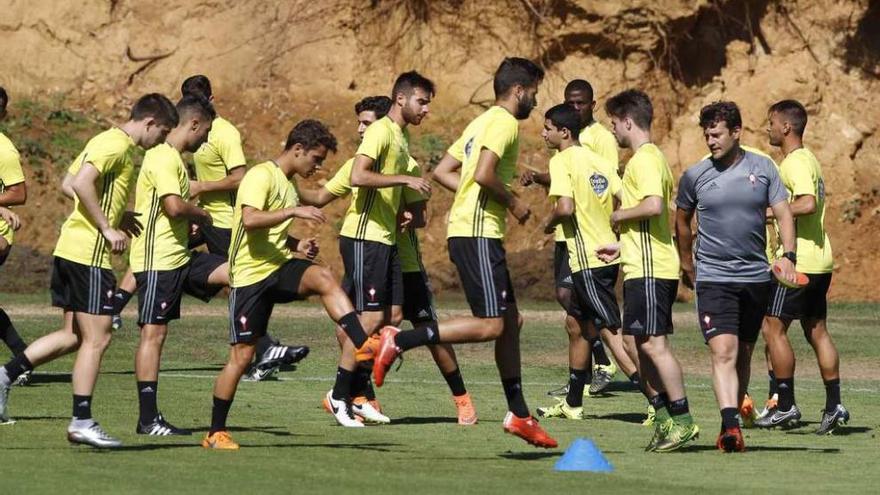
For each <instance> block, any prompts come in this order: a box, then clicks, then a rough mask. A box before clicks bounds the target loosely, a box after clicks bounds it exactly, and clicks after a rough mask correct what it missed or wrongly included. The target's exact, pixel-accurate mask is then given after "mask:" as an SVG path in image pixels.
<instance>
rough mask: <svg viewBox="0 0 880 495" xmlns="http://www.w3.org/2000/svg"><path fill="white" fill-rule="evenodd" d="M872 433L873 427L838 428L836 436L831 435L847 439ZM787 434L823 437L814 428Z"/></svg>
mask: <svg viewBox="0 0 880 495" xmlns="http://www.w3.org/2000/svg"><path fill="white" fill-rule="evenodd" d="M801 424H803V423H801ZM811 424H819V423H818V422H814V423H811ZM870 431H874V429H873V428H871V427H868V426H838V427H837V428H836V429H835V430H834V434H833V435H831V436H835V437H845V436H848V435H857V434H859V433H868V432H870ZM785 433H787V434H789V435H809V436H822V435H816V432H815V431H814V429H813V428H810V429H799V430H796V431H793V430H787V431H785Z"/></svg>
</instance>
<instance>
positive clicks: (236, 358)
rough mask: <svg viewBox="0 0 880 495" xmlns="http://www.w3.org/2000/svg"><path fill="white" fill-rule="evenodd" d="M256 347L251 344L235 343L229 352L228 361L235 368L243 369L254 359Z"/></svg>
mask: <svg viewBox="0 0 880 495" xmlns="http://www.w3.org/2000/svg"><path fill="white" fill-rule="evenodd" d="M255 353H256V348H255V347H254V345H253V344H236V345H235V346H234V347H233V348H232V352H231V353H230V354H229V362H230V364H232V365H233V366H235V367H236V368H240V369H245V368H247V367H248V366H249V365H250V364H251V361H253V360H254V354H255Z"/></svg>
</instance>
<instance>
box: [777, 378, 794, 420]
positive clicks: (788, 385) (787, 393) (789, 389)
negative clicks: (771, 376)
mask: <svg viewBox="0 0 880 495" xmlns="http://www.w3.org/2000/svg"><path fill="white" fill-rule="evenodd" d="M776 384H777V388H778V390H779V405H778V406H777V409H778V410H780V411H782V412H785V411H790V410H791V406H793V405H794V378H777V379H776Z"/></svg>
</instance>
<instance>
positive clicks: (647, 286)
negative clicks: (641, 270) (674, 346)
mask: <svg viewBox="0 0 880 495" xmlns="http://www.w3.org/2000/svg"><path fill="white" fill-rule="evenodd" d="M677 293H678V280H670V279H664V278H647V277H644V278H633V279H630V280H625V281H624V282H623V333H625V334H626V335H637V336H656V335H671V334H672V330H673V328H672V304H673V303H674V302H675V296H676V294H677Z"/></svg>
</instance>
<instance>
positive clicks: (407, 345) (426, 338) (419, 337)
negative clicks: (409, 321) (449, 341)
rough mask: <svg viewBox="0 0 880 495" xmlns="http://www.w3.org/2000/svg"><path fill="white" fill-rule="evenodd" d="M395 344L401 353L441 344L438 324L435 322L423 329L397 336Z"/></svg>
mask: <svg viewBox="0 0 880 495" xmlns="http://www.w3.org/2000/svg"><path fill="white" fill-rule="evenodd" d="M394 343H395V344H397V347H399V348H400V350H401V351H407V350H409V349H412V348H413V347H420V346H423V345H432V344H439V343H440V332H438V331H437V323H436V322H433V323H431V324H429V325H426V326H424V327H422V328H415V329H413V330H406V331H403V332H400V333H399V334H397V337H395V338H394Z"/></svg>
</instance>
